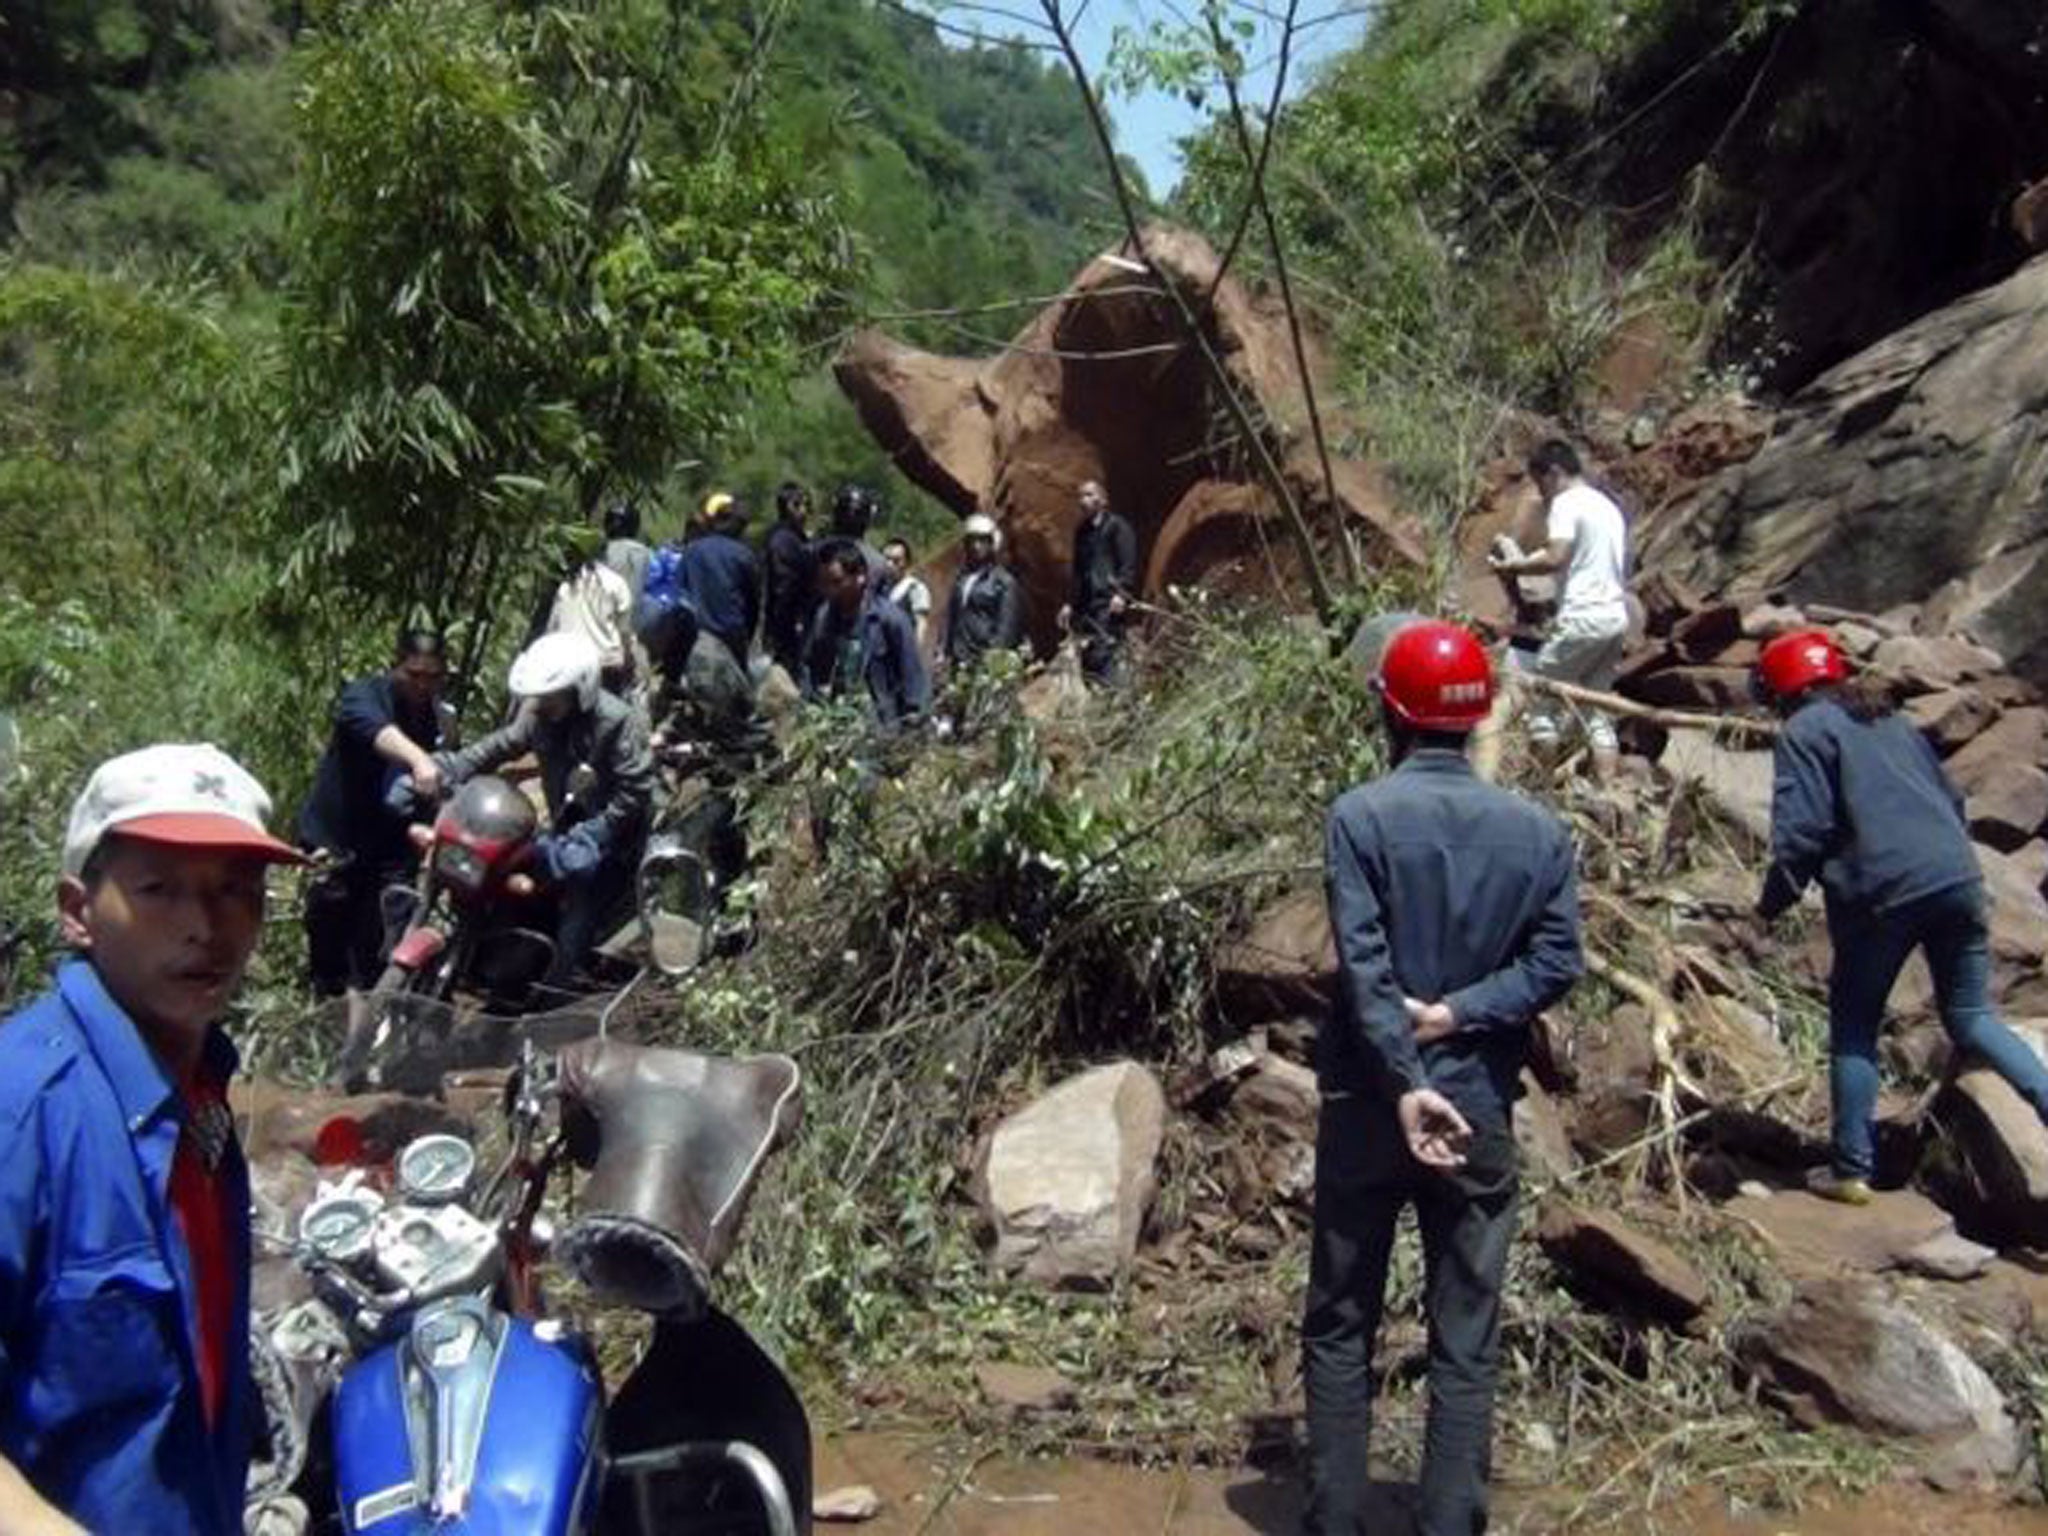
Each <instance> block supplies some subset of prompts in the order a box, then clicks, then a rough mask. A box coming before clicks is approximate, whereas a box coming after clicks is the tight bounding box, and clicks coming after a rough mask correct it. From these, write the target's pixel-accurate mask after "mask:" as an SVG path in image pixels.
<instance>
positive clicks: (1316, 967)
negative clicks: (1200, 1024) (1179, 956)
mask: <svg viewBox="0 0 2048 1536" xmlns="http://www.w3.org/2000/svg"><path fill="white" fill-rule="evenodd" d="M1216 991H1217V996H1218V998H1219V1000H1220V1001H1221V1003H1222V1006H1223V1008H1224V1011H1225V1012H1226V1013H1227V1014H1228V1015H1229V1017H1231V1018H1232V1019H1234V1020H1236V1021H1237V1022H1239V1023H1251V1022H1256V1021H1258V1020H1262V1019H1272V1018H1284V1017H1286V1016H1287V1015H1289V1014H1291V1013H1298V1012H1301V1011H1303V1010H1311V1011H1320V1010H1322V1009H1324V1008H1327V1007H1328V1006H1329V1004H1330V1002H1331V1001H1332V999H1334V998H1335V996H1336V993H1337V940H1336V936H1335V935H1334V934H1332V933H1331V931H1330V913H1329V907H1328V904H1327V903H1326V902H1325V900H1324V898H1323V893H1322V892H1321V891H1320V890H1301V891H1295V892H1293V893H1292V894H1291V895H1287V896H1283V897H1281V898H1280V899H1279V900H1278V901H1276V902H1274V903H1273V904H1272V905H1271V906H1269V907H1267V908H1266V909H1265V910H1264V911H1262V912H1261V913H1260V914H1259V915H1258V917H1257V918H1256V919H1255V920H1254V921H1253V923H1252V927H1251V932H1249V933H1247V934H1246V935H1245V936H1244V937H1243V938H1241V939H1237V940H1235V941H1233V942H1232V943H1230V944H1227V945H1225V946H1224V948H1223V950H1222V951H1221V952H1220V953H1219V954H1218V955H1217V957H1216Z"/></svg>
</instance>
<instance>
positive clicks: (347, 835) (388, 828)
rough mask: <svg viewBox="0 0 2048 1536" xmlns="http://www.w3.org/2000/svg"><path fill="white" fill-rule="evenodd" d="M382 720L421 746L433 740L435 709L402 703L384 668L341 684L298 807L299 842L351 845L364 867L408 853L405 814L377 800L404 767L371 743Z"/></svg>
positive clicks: (408, 857) (436, 740) (429, 746)
mask: <svg viewBox="0 0 2048 1536" xmlns="http://www.w3.org/2000/svg"><path fill="white" fill-rule="evenodd" d="M387 725H395V726H397V727H398V728H399V730H401V731H403V732H404V733H405V734H406V735H407V736H409V737H410V738H411V739H412V742H413V745H415V746H417V747H418V748H419V749H420V750H421V751H423V752H433V751H437V750H439V748H440V745H441V721H440V718H439V716H438V715H437V714H436V712H435V711H434V709H433V707H432V706H431V705H430V706H428V707H427V708H426V709H409V708H407V707H406V706H405V704H404V703H403V701H402V700H401V699H400V698H399V695H398V690H397V687H396V685H394V684H393V682H392V681H391V674H390V673H388V672H379V673H376V674H374V675H373V676H370V677H359V678H357V679H355V681H353V682H351V683H348V684H346V685H345V686H344V687H343V688H342V690H341V693H340V694H339V695H338V696H337V697H336V699H335V701H334V730H333V733H332V734H331V735H330V736H329V737H328V739H327V751H326V752H325V753H324V754H323V755H322V756H321V758H320V767H319V770H318V772H316V773H315V774H314V776H313V792H312V794H310V795H309V796H307V797H306V803H305V805H304V806H302V807H301V808H300V810H299V828H298V831H299V843H300V845H301V846H302V847H306V848H331V849H333V850H334V851H335V852H337V853H351V854H354V855H355V856H356V858H357V859H358V860H359V861H361V862H362V863H363V864H364V865H366V866H368V867H369V868H372V869H383V868H387V867H389V866H391V865H395V864H410V863H411V862H412V861H413V858H414V854H413V851H412V845H411V843H409V842H407V841H406V835H405V818H404V817H402V816H396V815H393V814H392V812H391V811H390V810H389V809H387V808H386V806H385V801H384V797H385V794H386V792H387V791H388V790H389V789H390V788H391V782H392V780H393V779H395V778H396V777H397V776H398V775H399V774H400V773H402V772H404V770H403V769H401V768H400V767H399V766H398V765H397V764H396V763H393V762H391V761H389V760H388V759H386V758H385V757H384V756H382V755H381V754H380V753H379V752H378V751H377V748H376V746H375V742H376V740H377V735H378V733H379V732H380V731H382V730H383V729H384V727H385V726H387Z"/></svg>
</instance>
